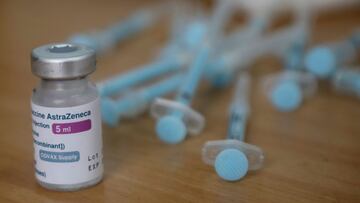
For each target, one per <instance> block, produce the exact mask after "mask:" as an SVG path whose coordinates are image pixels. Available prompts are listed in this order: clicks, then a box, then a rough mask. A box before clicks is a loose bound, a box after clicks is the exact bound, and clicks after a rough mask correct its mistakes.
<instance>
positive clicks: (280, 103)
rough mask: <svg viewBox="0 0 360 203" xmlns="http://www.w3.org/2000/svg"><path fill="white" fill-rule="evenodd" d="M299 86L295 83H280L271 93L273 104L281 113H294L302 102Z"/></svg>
mask: <svg viewBox="0 0 360 203" xmlns="http://www.w3.org/2000/svg"><path fill="white" fill-rule="evenodd" d="M302 99H303V95H302V92H301V89H300V87H299V85H298V84H297V83H296V82H293V81H283V82H279V83H278V84H277V85H276V86H275V87H274V88H273V90H272V92H271V102H272V104H273V105H274V106H275V107H276V108H277V109H278V110H280V111H293V110H295V109H296V108H298V107H299V106H300V104H301V102H302Z"/></svg>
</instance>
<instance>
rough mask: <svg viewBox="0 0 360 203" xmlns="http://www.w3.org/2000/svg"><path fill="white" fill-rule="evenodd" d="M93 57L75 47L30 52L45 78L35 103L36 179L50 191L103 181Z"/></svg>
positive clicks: (38, 72) (34, 69)
mask: <svg viewBox="0 0 360 203" xmlns="http://www.w3.org/2000/svg"><path fill="white" fill-rule="evenodd" d="M95 69H96V57H95V52H94V51H93V50H92V49H90V48H87V47H85V46H81V45H77V44H49V45H44V46H41V47H38V48H35V49H34V50H33V51H32V53H31V70H32V73H33V74H34V75H36V76H38V77H40V78H41V82H40V84H39V85H38V86H37V87H36V88H35V89H34V90H33V95H32V99H31V108H32V126H33V138H34V155H35V161H34V162H35V177H36V179H37V181H38V182H39V184H40V185H41V186H43V187H45V188H48V189H51V190H60V191H74V190H79V189H82V188H86V187H89V186H92V185H95V184H97V183H98V182H100V181H101V179H102V177H103V170H104V169H103V162H102V158H103V154H102V130H101V113H100V100H99V94H98V92H97V89H96V87H95V85H94V84H93V83H91V82H89V81H88V80H87V76H88V75H89V74H90V73H92V72H94V71H95Z"/></svg>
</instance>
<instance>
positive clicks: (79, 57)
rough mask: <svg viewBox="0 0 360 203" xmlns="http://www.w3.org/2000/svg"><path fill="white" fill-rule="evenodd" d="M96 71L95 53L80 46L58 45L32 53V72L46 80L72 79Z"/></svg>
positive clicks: (45, 46) (51, 45)
mask: <svg viewBox="0 0 360 203" xmlns="http://www.w3.org/2000/svg"><path fill="white" fill-rule="evenodd" d="M95 69H96V56H95V51H94V50H93V49H91V48H88V47H86V46H83V45H79V44H69V43H57V44H47V45H44V46H40V47H37V48H35V49H33V50H32V52H31V71H32V73H33V74H35V75H37V76H39V77H41V78H45V79H72V78H78V77H82V76H86V75H88V74H90V73H92V72H94V71H95Z"/></svg>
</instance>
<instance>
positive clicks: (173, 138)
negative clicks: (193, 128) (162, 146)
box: [156, 116, 186, 144]
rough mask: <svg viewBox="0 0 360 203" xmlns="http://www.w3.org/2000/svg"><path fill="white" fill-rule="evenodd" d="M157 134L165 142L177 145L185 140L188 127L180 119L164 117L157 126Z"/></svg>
mask: <svg viewBox="0 0 360 203" xmlns="http://www.w3.org/2000/svg"><path fill="white" fill-rule="evenodd" d="M156 133H157V135H158V137H159V139H160V140H162V141H163V142H165V143H168V144H177V143H180V142H181V141H183V140H184V139H185V136H186V126H185V124H184V123H183V121H182V120H181V119H180V118H178V117H175V116H164V117H162V118H160V119H159V120H158V122H157V124H156Z"/></svg>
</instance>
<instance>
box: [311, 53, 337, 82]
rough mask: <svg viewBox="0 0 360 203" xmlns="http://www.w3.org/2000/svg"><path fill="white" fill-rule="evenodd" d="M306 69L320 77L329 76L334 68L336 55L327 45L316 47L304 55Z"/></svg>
mask: <svg viewBox="0 0 360 203" xmlns="http://www.w3.org/2000/svg"><path fill="white" fill-rule="evenodd" d="M305 67H306V69H307V70H308V71H309V72H311V73H313V74H314V75H316V76H318V77H320V78H326V77H329V76H330V75H331V74H332V73H333V72H334V71H335V69H336V56H335V55H334V52H333V51H332V50H331V49H329V48H327V47H318V48H315V49H313V50H311V51H310V52H309V54H308V55H307V56H306V57H305Z"/></svg>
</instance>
